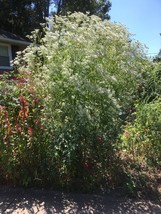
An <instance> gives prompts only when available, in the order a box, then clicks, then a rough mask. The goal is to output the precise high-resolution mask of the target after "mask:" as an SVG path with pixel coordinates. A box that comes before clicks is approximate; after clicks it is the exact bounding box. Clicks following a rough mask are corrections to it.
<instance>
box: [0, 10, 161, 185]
mask: <svg viewBox="0 0 161 214" xmlns="http://www.w3.org/2000/svg"><path fill="white" fill-rule="evenodd" d="M49 26H50V28H47V27H46V28H44V35H45V36H44V37H43V38H42V39H40V41H39V45H37V44H36V43H35V42H34V41H37V39H38V38H37V31H35V32H34V33H33V35H32V36H31V39H33V44H32V45H30V46H29V47H28V48H27V49H26V50H25V51H23V52H22V53H19V55H18V57H17V59H16V60H15V65H16V66H17V68H18V69H19V77H17V78H16V79H15V80H9V79H8V80H6V81H4V80H2V81H1V82H0V87H1V90H2V92H3V93H1V95H0V105H1V106H0V118H1V120H0V121H1V124H0V125H1V126H0V129H1V130H0V141H1V145H0V167H1V172H2V176H1V179H3V180H5V181H7V182H14V183H18V184H25V185H29V184H31V183H32V184H40V185H47V184H50V185H53V186H59V187H60V186H61V187H71V186H72V187H77V188H82V189H90V188H93V186H94V185H99V184H100V182H101V181H102V179H103V178H108V179H109V180H110V181H111V180H112V178H113V177H114V176H116V174H117V172H118V171H120V165H119V164H118V158H119V155H118V154H120V152H119V149H120V148H121V147H122V144H121V141H120V135H121V133H122V132H123V130H122V129H124V126H123V125H125V124H126V121H127V120H128V122H129V124H130V123H133V121H134V124H135V123H136V125H135V129H133V128H131V127H132V126H133V125H129V127H128V124H127V127H126V129H127V131H125V132H126V133H127V132H128V133H129V132H130V133H131V135H130V137H131V136H132V138H134V139H136V138H137V137H134V135H138V130H139V131H140V133H142V135H143V132H144V128H146V129H147V127H144V124H146V126H148V132H147V133H148V135H147V138H146V136H144V139H143V138H142V135H140V136H141V137H139V138H137V139H139V140H140V142H139V145H141V144H142V141H141V140H143V145H145V144H146V143H147V147H146V148H147V149H146V155H145V156H146V157H147V158H148V157H150V158H151V157H152V156H153V154H154V153H155V152H156V151H157V148H158V149H159V144H160V141H159V139H158V138H157V134H158V130H157V127H159V126H160V125H159V124H160V121H159V120H160V119H159V117H158V115H160V110H159V102H160V101H156V103H157V106H158V107H157V106H156V107H155V108H156V110H155V112H154V113H153V114H151V111H152V110H151V109H153V108H154V104H153V103H150V104H147V105H145V106H144V107H142V108H141V107H136V105H135V103H136V100H138V101H137V102H142V101H143V100H146V97H147V96H148V93H150V92H149V91H148V90H147V85H148V84H150V82H151V81H150V79H151V76H153V77H154V76H155V75H153V74H154V73H155V72H151V70H153V65H152V62H150V61H149V60H148V59H147V58H146V57H145V54H144V50H143V47H142V46H141V44H139V43H138V42H135V41H133V40H132V35H131V34H129V32H128V31H127V30H126V28H125V27H124V26H122V25H120V24H112V23H110V22H109V21H107V20H105V21H102V19H101V18H99V17H97V16H88V15H85V14H82V13H74V14H70V15H68V16H63V17H61V16H60V17H58V16H55V17H54V18H53V19H52V20H49ZM146 80H148V81H146ZM153 83H154V82H153ZM158 93H159V92H158ZM149 102H150V101H149ZM154 102H155V101H154ZM135 111H136V116H135V117H134V116H133V112H135ZM138 112H139V113H138ZM140 112H146V113H145V114H142V113H140ZM135 118H136V119H135ZM154 118H156V120H155V121H156V123H155V121H154V120H153V119H154ZM134 119H135V120H134ZM148 120H149V121H153V122H149V123H148V124H149V125H147V121H148ZM144 121H145V123H144ZM154 123H155V126H154V128H155V130H153V129H151V127H153V124H154ZM137 124H138V125H137ZM139 124H141V125H142V126H140V125H139ZM149 130H150V131H149ZM153 131H155V133H154V135H156V137H155V138H154V139H153V141H151V140H152V134H153ZM144 133H145V132H144ZM149 133H150V135H149ZM149 136H150V137H151V138H149ZM130 137H128V138H126V137H125V138H124V139H125V140H124V139H123V141H125V142H124V147H126V150H127V151H128V150H130V149H131V147H130V145H131V138H130ZM122 138H123V137H122ZM134 143H135V144H137V143H136V142H134ZM118 144H119V146H118ZM154 144H156V146H155V147H154V148H153V150H152V149H151V148H152V147H153V145H154ZM120 145H121V146H120ZM137 148H138V147H137ZM149 149H151V150H150V152H151V153H149ZM130 151H131V150H130ZM137 151H138V154H141V153H140V151H141V149H140V150H139V149H138V150H137ZM129 153H130V152H129ZM156 159H157V160H156V161H157V163H160V162H159V161H158V159H160V153H159V151H158V152H157V154H156ZM151 160H152V159H151ZM152 161H153V160H152ZM115 179H116V178H115Z"/></svg>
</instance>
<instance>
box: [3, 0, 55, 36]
mask: <svg viewBox="0 0 161 214" xmlns="http://www.w3.org/2000/svg"><path fill="white" fill-rule="evenodd" d="M50 3H51V0H0V8H1V11H0V20H1V21H0V28H2V29H4V30H7V31H10V32H12V33H16V34H19V35H21V36H25V35H26V34H29V33H30V32H31V31H32V30H34V29H35V28H40V23H43V22H45V18H46V17H48V16H49V6H50Z"/></svg>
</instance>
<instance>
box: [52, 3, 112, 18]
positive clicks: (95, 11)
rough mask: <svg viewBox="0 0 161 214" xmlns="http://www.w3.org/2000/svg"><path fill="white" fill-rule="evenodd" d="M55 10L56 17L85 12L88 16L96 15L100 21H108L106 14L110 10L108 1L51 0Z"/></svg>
mask: <svg viewBox="0 0 161 214" xmlns="http://www.w3.org/2000/svg"><path fill="white" fill-rule="evenodd" d="M53 2H54V5H55V7H56V9H57V11H56V13H57V15H60V14H61V15H66V14H67V12H68V11H70V12H72V13H73V12H83V13H86V12H87V11H88V12H89V13H90V15H97V16H99V17H101V18H102V19H109V18H110V16H109V14H108V12H109V10H110V8H111V2H110V1H108V0H53Z"/></svg>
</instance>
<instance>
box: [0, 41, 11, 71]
mask: <svg viewBox="0 0 161 214" xmlns="http://www.w3.org/2000/svg"><path fill="white" fill-rule="evenodd" d="M10 61H11V46H10V45H3V44H0V68H2V69H5V68H8V69H10V68H11V66H10Z"/></svg>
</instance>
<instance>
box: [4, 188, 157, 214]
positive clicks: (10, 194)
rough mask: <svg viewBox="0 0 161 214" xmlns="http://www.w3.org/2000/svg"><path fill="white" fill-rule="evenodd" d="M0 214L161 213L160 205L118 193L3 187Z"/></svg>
mask: <svg viewBox="0 0 161 214" xmlns="http://www.w3.org/2000/svg"><path fill="white" fill-rule="evenodd" d="M0 213H2V214H7V213H17V214H18V213H20V214H23V213H29V214H52V213H60V214H61V213H87V214H92V213H98V214H100V213H101V214H105V213H107V214H108V213H110V214H111V213H123V214H124V213H129V214H133V213H140V214H142V213H154V214H160V213H161V202H160V201H149V200H136V199H129V198H128V197H127V196H126V195H122V194H120V193H119V192H117V193H116V192H114V193H110V194H108V195H103V196H101V195H87V194H73V193H70V194H69V193H63V192H56V191H52V190H37V189H24V188H13V187H7V186H0Z"/></svg>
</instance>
